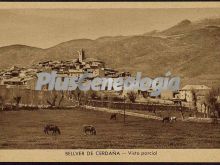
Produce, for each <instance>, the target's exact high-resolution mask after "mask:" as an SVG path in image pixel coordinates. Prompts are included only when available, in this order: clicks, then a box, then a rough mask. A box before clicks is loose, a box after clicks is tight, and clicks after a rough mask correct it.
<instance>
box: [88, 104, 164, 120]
mask: <svg viewBox="0 0 220 165" xmlns="http://www.w3.org/2000/svg"><path fill="white" fill-rule="evenodd" d="M86 108H87V109H91V110H94V111H102V112H108V113H119V114H122V115H123V114H124V111H123V110H116V109H107V108H100V107H92V106H86ZM125 115H128V116H135V117H142V118H146V119H155V120H162V118H161V117H158V116H153V115H147V114H140V113H135V112H128V111H126V112H125Z"/></svg>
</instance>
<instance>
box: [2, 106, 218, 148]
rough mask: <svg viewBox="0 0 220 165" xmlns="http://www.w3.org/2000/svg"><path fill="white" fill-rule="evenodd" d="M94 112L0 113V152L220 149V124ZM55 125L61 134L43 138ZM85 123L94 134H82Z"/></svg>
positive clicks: (24, 111)
mask: <svg viewBox="0 0 220 165" xmlns="http://www.w3.org/2000/svg"><path fill="white" fill-rule="evenodd" d="M109 118H110V114H109V113H105V112H99V111H93V110H85V109H84V110H82V109H81V110H77V109H75V110H35V111H27V110H20V111H1V112H0V148H1V149H92V148H97V149H98V148H99V149H102V148H103V149H106V148H113V149H116V148H121V149H130V148H132V149H133V148H146V149H147V148H154V149H156V148H158V149H163V148H166V149H168V148H170V149H173V148H189V149H192V148H220V125H219V124H216V125H214V124H208V123H188V122H181V121H177V122H176V123H162V122H161V121H158V120H152V119H144V118H138V117H132V116H126V122H125V123H124V121H123V115H118V116H117V120H116V121H115V120H110V119H109ZM50 123H52V124H56V125H57V126H58V127H59V128H60V130H61V135H46V134H44V132H43V129H44V126H45V125H46V124H50ZM84 124H89V125H93V126H95V128H96V130H97V135H96V136H92V135H84V133H83V131H82V129H83V125H84Z"/></svg>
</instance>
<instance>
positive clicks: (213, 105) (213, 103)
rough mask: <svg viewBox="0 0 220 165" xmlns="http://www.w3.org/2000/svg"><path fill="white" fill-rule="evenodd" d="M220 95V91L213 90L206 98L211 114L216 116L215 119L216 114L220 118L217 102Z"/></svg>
mask: <svg viewBox="0 0 220 165" xmlns="http://www.w3.org/2000/svg"><path fill="white" fill-rule="evenodd" d="M219 94H220V92H219V89H214V88H213V89H212V90H211V91H210V92H209V93H208V94H207V95H206V97H205V102H206V104H207V106H208V107H209V108H210V110H211V113H212V114H213V115H214V117H216V112H217V113H218V117H219V116H220V110H219V104H218V100H217V97H218V96H219Z"/></svg>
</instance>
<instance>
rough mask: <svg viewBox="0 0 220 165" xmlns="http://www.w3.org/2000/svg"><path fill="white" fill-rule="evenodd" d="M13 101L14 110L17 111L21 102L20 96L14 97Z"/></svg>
mask: <svg viewBox="0 0 220 165" xmlns="http://www.w3.org/2000/svg"><path fill="white" fill-rule="evenodd" d="M13 99H14V100H15V102H16V110H18V109H19V103H20V101H21V96H16V97H14V98H13Z"/></svg>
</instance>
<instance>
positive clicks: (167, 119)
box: [162, 116, 176, 123]
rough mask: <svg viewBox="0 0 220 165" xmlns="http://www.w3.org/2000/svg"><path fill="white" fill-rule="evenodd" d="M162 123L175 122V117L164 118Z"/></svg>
mask: <svg viewBox="0 0 220 165" xmlns="http://www.w3.org/2000/svg"><path fill="white" fill-rule="evenodd" d="M162 122H163V123H165V122H170V123H172V122H176V117H175V116H172V117H164V118H163V120H162Z"/></svg>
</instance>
